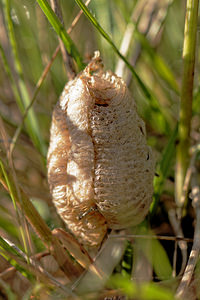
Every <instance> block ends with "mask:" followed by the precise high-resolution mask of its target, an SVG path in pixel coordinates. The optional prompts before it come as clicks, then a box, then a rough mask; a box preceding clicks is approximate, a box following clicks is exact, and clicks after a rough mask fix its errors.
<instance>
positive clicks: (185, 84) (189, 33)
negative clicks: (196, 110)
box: [175, 0, 199, 207]
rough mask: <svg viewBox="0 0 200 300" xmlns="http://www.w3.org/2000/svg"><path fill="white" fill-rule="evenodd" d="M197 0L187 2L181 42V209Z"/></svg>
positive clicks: (178, 183) (178, 172) (178, 186)
mask: <svg viewBox="0 0 200 300" xmlns="http://www.w3.org/2000/svg"><path fill="white" fill-rule="evenodd" d="M198 6H199V1H198V0H187V6H186V17H185V32H184V42H183V77H182V86H181V101H180V112H179V118H180V120H179V129H178V137H179V143H178V145H177V152H176V185H175V189H176V204H177V206H178V207H183V204H184V203H183V200H182V191H183V184H184V178H185V174H186V171H187V168H188V165H189V147H190V127H191V118H192V98H193V80H194V65H195V49H196V33H197V23H198Z"/></svg>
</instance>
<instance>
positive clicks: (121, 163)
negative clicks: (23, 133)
mask: <svg viewBox="0 0 200 300" xmlns="http://www.w3.org/2000/svg"><path fill="white" fill-rule="evenodd" d="M153 176H154V159H153V156H152V151H151V149H150V147H148V146H147V143H146V132H145V125H144V122H143V121H142V119H141V118H140V117H139V116H138V113H137V110H136V105H135V102H134V99H133V97H132V96H131V95H130V93H129V91H128V88H127V86H126V84H125V83H124V81H123V80H122V79H121V78H119V77H117V76H116V75H115V74H113V73H112V72H110V71H108V72H104V71H103V68H102V63H101V59H100V57H99V55H96V56H95V57H94V59H93V60H92V61H91V63H90V64H89V65H88V66H87V67H86V69H85V70H84V71H83V72H81V73H80V74H79V75H78V76H77V77H76V78H75V79H74V80H73V81H70V82H69V83H68V84H67V85H66V86H65V88H64V91H63V93H62V95H61V97H60V101H59V102H58V104H57V105H56V107H55V109H54V112H53V117H52V125H51V136H50V146H49V151H48V181H49V185H50V190H51V193H52V198H53V202H54V204H55V206H56V208H57V211H58V213H59V214H60V216H61V217H62V219H63V220H64V221H65V223H66V225H67V227H68V229H69V230H70V231H71V232H72V233H73V234H74V235H75V236H76V237H77V239H78V240H79V241H80V242H82V243H83V244H84V245H88V246H92V247H93V246H98V245H99V244H100V243H101V242H102V240H103V238H104V236H105V234H106V232H107V229H108V228H111V229H122V228H127V227H129V226H134V225H137V224H138V223H140V222H141V221H142V220H143V219H144V218H145V216H146V214H147V213H148V209H149V206H150V203H151V200H152V194H153Z"/></svg>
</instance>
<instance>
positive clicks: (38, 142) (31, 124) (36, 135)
mask: <svg viewBox="0 0 200 300" xmlns="http://www.w3.org/2000/svg"><path fill="white" fill-rule="evenodd" d="M2 3H3V9H4V16H5V21H6V25H7V30H8V35H9V40H10V44H11V48H12V53H13V58H14V65H15V70H16V72H17V75H18V85H19V90H20V97H19V95H18V93H17V90H16V86H15V85H13V80H12V86H13V88H14V93H15V96H16V95H17V98H16V99H17V104H18V106H19V108H20V110H21V112H22V113H23V112H24V110H25V108H26V107H27V106H28V105H29V104H30V98H29V94H28V91H27V88H26V85H25V82H24V78H23V70H22V66H21V62H20V59H19V54H18V50H17V43H16V39H15V34H14V28H13V23H12V20H11V15H10V11H11V7H10V0H2ZM2 54H3V48H2V47H1V55H2ZM2 57H3V62H4V66H5V69H6V71H7V72H8V64H5V62H6V60H5V55H2ZM9 73H10V72H8V75H10V74H9ZM26 126H27V131H28V134H29V136H30V137H31V140H32V142H33V144H34V145H35V146H36V147H37V149H38V150H39V151H40V153H41V154H42V155H46V145H45V144H44V141H43V138H42V136H41V133H40V129H39V125H38V122H37V118H36V115H35V113H34V111H33V109H30V110H29V113H28V117H27V120H26Z"/></svg>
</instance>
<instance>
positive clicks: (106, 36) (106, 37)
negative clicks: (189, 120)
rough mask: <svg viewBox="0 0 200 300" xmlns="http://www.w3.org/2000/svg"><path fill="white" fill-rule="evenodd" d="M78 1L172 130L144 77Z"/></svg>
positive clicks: (80, 0) (166, 126)
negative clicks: (141, 76)
mask: <svg viewBox="0 0 200 300" xmlns="http://www.w3.org/2000/svg"><path fill="white" fill-rule="evenodd" d="M75 1H76V3H77V4H78V6H79V7H80V8H81V9H82V11H83V12H84V14H85V15H86V17H87V18H88V19H89V21H90V22H91V23H92V24H93V25H94V26H95V27H96V28H97V30H98V31H99V32H100V34H101V35H102V36H103V37H104V38H105V39H106V40H107V42H108V43H109V44H110V45H111V47H112V48H113V50H114V51H115V52H116V53H117V55H118V56H119V57H120V58H121V59H122V60H123V61H124V62H125V64H126V65H127V67H128V68H129V70H130V71H131V72H132V74H133V76H134V77H135V79H136V80H137V82H138V84H139V86H140V88H141V90H142V92H143V93H144V95H145V97H146V98H148V99H149V101H150V106H151V107H152V108H153V109H154V110H155V111H158V112H160V116H161V118H162V119H163V124H164V126H163V130H164V131H165V132H167V131H169V130H170V126H169V121H168V116H167V115H166V113H165V112H164V111H162V112H161V110H160V105H159V103H158V101H157V99H156V97H155V95H153V93H152V91H150V90H149V88H148V87H147V86H146V85H145V83H144V82H143V81H142V79H141V78H140V76H139V75H138V74H137V72H136V71H135V69H134V68H133V66H132V65H131V64H130V63H129V61H128V60H127V59H126V57H125V56H123V55H122V54H121V53H120V51H119V50H118V49H117V47H116V45H115V44H114V42H113V41H112V39H111V38H110V36H109V35H108V34H107V33H106V32H105V30H104V29H103V28H102V27H101V25H100V24H99V22H98V21H97V20H96V18H95V17H94V16H93V15H92V14H91V12H90V11H89V9H88V8H87V7H86V6H85V4H84V3H83V1H82V0H75Z"/></svg>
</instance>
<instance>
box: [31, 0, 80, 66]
mask: <svg viewBox="0 0 200 300" xmlns="http://www.w3.org/2000/svg"><path fill="white" fill-rule="evenodd" d="M37 3H38V4H39V6H40V8H41V9H42V11H43V13H44V14H45V16H46V17H47V19H48V21H49V23H50V24H51V25H52V27H53V28H54V30H55V32H56V33H57V34H58V36H59V37H60V38H61V40H62V41H63V43H64V45H65V48H66V50H67V52H68V53H69V54H70V55H71V56H72V57H73V58H74V60H75V61H76V63H77V66H78V68H79V71H80V70H82V69H83V68H84V66H85V65H84V63H83V60H82V57H81V55H80V54H79V52H78V50H77V48H76V45H75V44H74V42H73V41H72V39H71V38H70V36H69V35H68V34H67V32H66V30H65V29H64V28H63V25H62V23H61V22H60V20H59V19H58V17H57V16H56V14H55V13H54V11H53V10H52V9H51V7H50V5H49V3H48V2H47V1H46V0H37Z"/></svg>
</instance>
